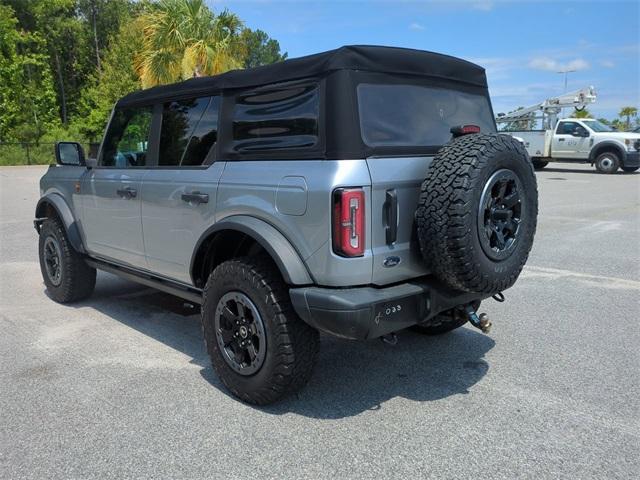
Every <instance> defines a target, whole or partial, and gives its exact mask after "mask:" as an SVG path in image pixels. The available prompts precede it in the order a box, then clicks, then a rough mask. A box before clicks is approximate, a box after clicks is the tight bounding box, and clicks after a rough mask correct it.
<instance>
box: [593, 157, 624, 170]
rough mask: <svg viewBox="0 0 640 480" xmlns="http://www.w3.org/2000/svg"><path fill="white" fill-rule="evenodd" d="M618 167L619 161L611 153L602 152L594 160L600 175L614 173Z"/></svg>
mask: <svg viewBox="0 0 640 480" xmlns="http://www.w3.org/2000/svg"><path fill="white" fill-rule="evenodd" d="M619 166H620V159H619V158H618V156H617V155H616V154H615V153H613V152H604V153H601V154H600V155H598V157H597V158H596V170H597V171H599V172H600V173H606V174H611V173H616V171H618V167H619Z"/></svg>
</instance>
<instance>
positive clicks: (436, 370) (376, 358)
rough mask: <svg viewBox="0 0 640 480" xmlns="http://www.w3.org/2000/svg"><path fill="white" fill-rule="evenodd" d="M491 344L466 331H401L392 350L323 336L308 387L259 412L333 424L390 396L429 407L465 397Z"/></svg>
mask: <svg viewBox="0 0 640 480" xmlns="http://www.w3.org/2000/svg"><path fill="white" fill-rule="evenodd" d="M494 345H495V342H494V341H493V340H492V339H491V338H490V337H488V336H486V335H484V334H482V333H480V332H476V331H475V330H473V329H472V328H469V327H462V328H459V329H457V330H455V331H453V332H450V333H447V334H444V335H440V336H435V337H429V336H424V335H421V334H418V333H415V332H412V331H408V330H406V331H402V332H399V333H398V343H397V344H396V345H395V346H390V345H387V344H384V343H382V342H381V341H380V340H371V341H368V342H352V341H347V340H341V339H337V338H334V337H329V336H325V335H323V336H322V342H321V346H320V354H319V358H318V363H317V365H316V369H315V371H314V374H313V377H312V378H311V381H310V382H309V384H308V385H307V387H306V388H305V389H304V390H302V391H301V392H300V393H299V394H298V395H297V396H296V397H293V398H288V399H285V400H283V401H282V402H280V403H277V404H275V405H273V406H269V407H265V408H262V410H263V411H265V412H268V413H272V414H277V415H279V414H285V413H297V414H299V415H304V416H307V417H313V418H320V419H337V418H343V417H350V416H354V415H358V414H360V413H362V412H364V411H367V410H379V409H381V408H384V407H383V406H382V404H383V403H384V402H385V401H386V400H389V399H392V398H395V397H403V398H407V399H410V400H414V401H418V402H429V401H433V400H439V399H442V398H446V397H449V396H451V395H456V394H466V393H469V389H470V388H471V387H472V386H473V385H475V384H476V383H478V382H479V381H480V380H481V379H482V377H484V376H485V375H486V374H487V372H488V370H489V364H488V363H487V362H486V361H485V360H484V358H483V357H484V355H485V354H486V353H487V352H488V351H489V350H491V349H492V348H493V346H494Z"/></svg>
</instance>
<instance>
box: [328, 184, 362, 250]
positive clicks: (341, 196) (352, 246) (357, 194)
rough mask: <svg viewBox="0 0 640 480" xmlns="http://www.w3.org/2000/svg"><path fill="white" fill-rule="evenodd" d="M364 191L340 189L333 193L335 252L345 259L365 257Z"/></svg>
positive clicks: (359, 189)
mask: <svg viewBox="0 0 640 480" xmlns="http://www.w3.org/2000/svg"><path fill="white" fill-rule="evenodd" d="M364 218H365V217H364V190H362V189H361V188H338V189H337V190H334V192H333V232H332V235H333V251H334V252H335V253H336V254H338V255H341V256H343V257H361V256H362V255H364V230H365V225H364V221H365V220H364Z"/></svg>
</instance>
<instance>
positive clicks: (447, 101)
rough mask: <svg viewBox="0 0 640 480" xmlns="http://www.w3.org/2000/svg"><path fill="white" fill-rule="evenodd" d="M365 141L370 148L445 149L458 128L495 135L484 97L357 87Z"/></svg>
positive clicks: (404, 87) (402, 86)
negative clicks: (478, 128) (437, 147)
mask: <svg viewBox="0 0 640 480" xmlns="http://www.w3.org/2000/svg"><path fill="white" fill-rule="evenodd" d="M358 111H359V114H360V130H361V133H362V139H363V141H364V143H365V144H367V145H368V146H370V147H392V146H403V147H412V146H416V147H430V146H440V145H444V144H445V143H447V142H448V141H449V140H450V139H451V132H450V129H451V127H453V126H456V125H477V126H479V127H480V130H481V131H482V132H495V131H496V127H495V123H494V120H493V114H492V111H491V106H490V104H489V100H488V99H487V97H486V96H485V95H480V94H473V93H467V92H462V91H458V90H450V89H445V88H434V87H425V86H420V85H405V84H393V85H385V84H377V83H376V84H373V83H361V84H360V85H358Z"/></svg>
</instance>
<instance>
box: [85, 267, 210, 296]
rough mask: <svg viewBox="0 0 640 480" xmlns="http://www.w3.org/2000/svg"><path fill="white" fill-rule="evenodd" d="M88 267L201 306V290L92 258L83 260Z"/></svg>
mask: <svg viewBox="0 0 640 480" xmlns="http://www.w3.org/2000/svg"><path fill="white" fill-rule="evenodd" d="M85 261H86V262H87V265H89V266H90V267H93V268H96V269H98V270H102V271H104V272H107V273H112V274H114V275H117V276H119V277H122V278H125V279H127V280H131V281H132V282H137V283H140V284H142V285H146V286H147V287H152V288H155V289H156V290H160V291H161V292H165V293H170V294H171V295H175V296H176V297H180V298H184V299H185V300H188V301H189V302H191V303H195V304H197V305H202V290H199V289H197V288H192V287H188V286H186V285H181V284H179V283H174V282H172V281H170V280H165V279H162V278H158V277H154V276H152V275H148V274H145V273H142V272H138V271H136V270H132V269H129V268H126V267H121V266H118V265H113V264H110V263H106V262H101V261H99V260H95V259H93V258H87V259H86V260H85Z"/></svg>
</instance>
